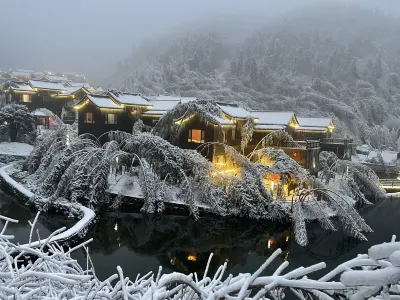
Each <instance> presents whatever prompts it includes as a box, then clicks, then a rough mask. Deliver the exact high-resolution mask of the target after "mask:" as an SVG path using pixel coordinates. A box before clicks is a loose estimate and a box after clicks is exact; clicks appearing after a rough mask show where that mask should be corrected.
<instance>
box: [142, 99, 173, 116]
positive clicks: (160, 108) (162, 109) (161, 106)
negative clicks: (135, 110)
mask: <svg viewBox="0 0 400 300" xmlns="http://www.w3.org/2000/svg"><path fill="white" fill-rule="evenodd" d="M149 102H150V105H153V108H152V109H150V110H148V111H146V112H144V113H143V114H145V115H163V114H165V113H166V112H167V111H168V110H170V109H172V108H174V107H175V105H177V104H179V103H180V101H179V100H169V101H166V100H156V101H154V100H150V101H149Z"/></svg>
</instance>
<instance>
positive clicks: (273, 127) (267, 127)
mask: <svg viewBox="0 0 400 300" xmlns="http://www.w3.org/2000/svg"><path fill="white" fill-rule="evenodd" d="M285 128H286V126H284V125H263V124H257V125H255V126H254V129H255V130H257V129H258V130H284V129H285Z"/></svg>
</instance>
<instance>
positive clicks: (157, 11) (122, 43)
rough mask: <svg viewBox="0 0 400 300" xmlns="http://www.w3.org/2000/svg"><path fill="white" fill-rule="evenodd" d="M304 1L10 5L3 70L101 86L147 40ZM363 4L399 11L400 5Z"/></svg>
mask: <svg viewBox="0 0 400 300" xmlns="http://www.w3.org/2000/svg"><path fill="white" fill-rule="evenodd" d="M353 1H357V0H353ZM359 1H361V0H359ZM305 2H311V0H303V1H301V0H285V1H278V0H275V1H274V0H147V1H142V0H113V1H111V0H63V1H62V0H36V1H35V0H5V1H2V2H1V8H0V25H1V28H2V30H1V31H0V40H1V41H2V42H1V43H0V45H1V46H0V47H1V48H0V69H8V68H21V69H34V70H38V71H41V70H43V69H46V70H52V71H58V70H60V71H66V72H80V73H86V75H87V76H88V77H89V78H92V79H93V80H95V81H98V80H101V79H103V78H105V77H107V76H108V75H110V74H111V73H112V69H113V68H114V67H115V65H116V62H117V61H118V60H120V59H124V58H125V57H126V55H127V54H129V53H130V51H131V48H132V46H133V45H134V44H135V43H139V42H140V41H141V40H142V39H143V38H147V37H156V36H157V35H160V34H163V33H166V32H169V31H171V30H173V29H175V30H176V28H177V27H185V26H187V25H188V24H189V23H191V22H194V23H195V22H196V21H198V20H203V19H206V18H207V17H209V16H213V17H215V16H218V15H219V14H224V15H230V14H233V15H238V14H244V15H247V16H249V15H250V16H253V15H254V16H255V17H257V18H265V21H266V22H267V21H268V19H270V18H271V17H273V16H277V15H279V14H280V13H281V12H286V11H287V10H288V9H293V8H295V7H296V6H298V5H300V4H303V3H305ZM361 2H363V3H365V2H368V3H370V4H371V5H374V4H377V5H378V4H379V5H381V2H383V4H382V5H384V6H385V7H384V8H387V7H389V8H390V9H391V10H393V7H394V8H395V10H400V5H399V2H400V1H399V0H383V1H378V0H376V1H374V0H363V1H361ZM393 5H394V6H393ZM249 19H251V18H249ZM249 19H247V20H249ZM238 22H246V19H245V18H244V19H239V20H238ZM105 73H107V74H105ZM103 74H104V75H103Z"/></svg>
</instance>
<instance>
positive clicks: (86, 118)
mask: <svg viewBox="0 0 400 300" xmlns="http://www.w3.org/2000/svg"><path fill="white" fill-rule="evenodd" d="M89 114H90V115H91V121H90V122H89V121H88V115H89ZM85 123H86V124H94V118H93V113H92V112H85Z"/></svg>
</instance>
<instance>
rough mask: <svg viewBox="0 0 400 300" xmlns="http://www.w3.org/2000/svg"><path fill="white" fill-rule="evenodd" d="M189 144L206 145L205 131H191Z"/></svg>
mask: <svg viewBox="0 0 400 300" xmlns="http://www.w3.org/2000/svg"><path fill="white" fill-rule="evenodd" d="M188 142H192V143H204V130H200V129H191V130H189V137H188Z"/></svg>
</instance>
